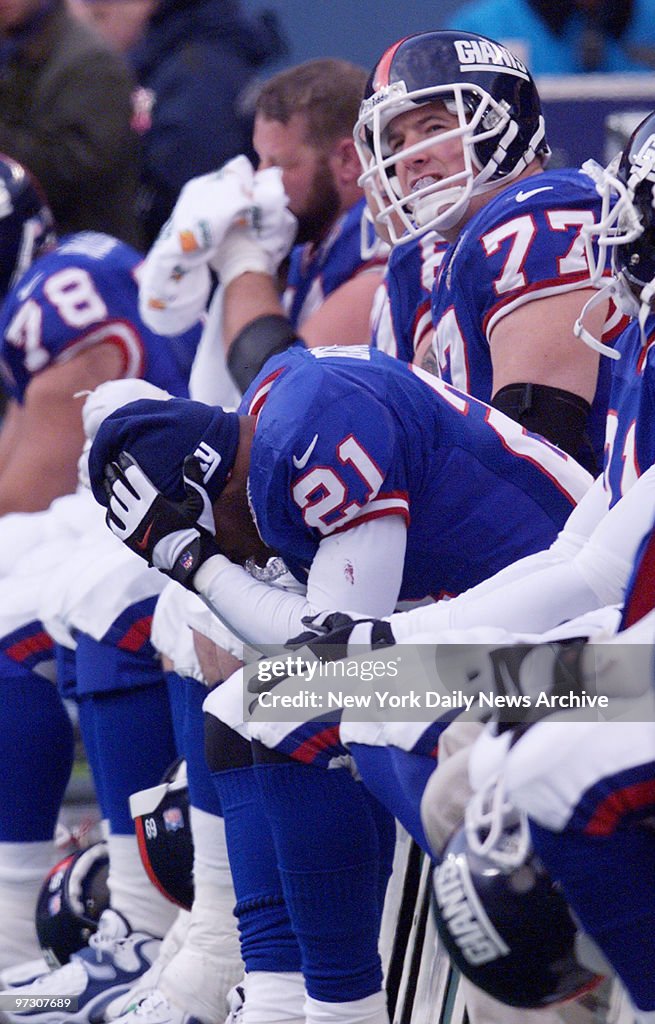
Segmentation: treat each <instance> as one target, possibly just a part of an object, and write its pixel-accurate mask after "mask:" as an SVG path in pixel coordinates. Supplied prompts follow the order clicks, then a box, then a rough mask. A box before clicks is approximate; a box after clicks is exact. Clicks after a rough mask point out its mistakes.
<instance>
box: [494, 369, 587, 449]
mask: <svg viewBox="0 0 655 1024" xmlns="http://www.w3.org/2000/svg"><path fill="white" fill-rule="evenodd" d="M491 405H493V407H494V409H499V410H500V411H501V412H504V413H505V415H506V416H509V417H511V419H513V420H516V422H517V423H520V424H521V426H522V427H525V429H526V430H530V431H531V432H532V433H534V434H542V435H543V436H544V437H545V438H546V440H547V441H550V442H551V444H556V445H557V447H558V448H561V449H562V451H565V452H568V454H569V455H572V456H573V457H574V458H577V457H578V454H579V452H580V450H581V449H582V448H583V447H588V441H587V438H586V429H587V417H588V416H589V411H590V408H591V406H590V405H589V402H586V401H585V400H584V398H581V397H580V396H579V395H574V394H572V392H570V391H562V390H561V389H560V388H551V387H548V386H547V385H545V384H507V385H506V386H505V387H504V388H501V389H500V391H497V392H496V394H495V395H494V397H493V398H492V400H491Z"/></svg>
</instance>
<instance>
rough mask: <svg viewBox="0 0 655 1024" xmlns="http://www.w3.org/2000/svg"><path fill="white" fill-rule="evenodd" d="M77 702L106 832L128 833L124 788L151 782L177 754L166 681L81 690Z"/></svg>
mask: <svg viewBox="0 0 655 1024" xmlns="http://www.w3.org/2000/svg"><path fill="white" fill-rule="evenodd" d="M79 708H80V731H81V733H82V739H83V740H84V746H85V748H86V754H87V759H88V762H89V767H90V769H91V774H92V775H93V781H94V784H95V787H96V795H97V798H98V803H99V805H100V810H101V813H102V816H103V818H107V819H108V820H109V824H110V828H111V831H112V832H114V833H116V834H118V835H132V834H134V822H133V820H132V816H131V814H130V809H129V797H130V794H131V793H135V792H137V790H139V789H147V788H148V787H149V786H156V785H157V784H158V783H159V782H161V780H162V777H163V775H164V773H165V772H166V769H167V768H168V767H169V766H170V764H171V763H172V762H173V761H174V760H175V758H176V757H177V750H176V747H175V738H174V735H173V725H172V722H171V715H170V707H169V703H168V690H167V687H166V683H165V681H164V679H163V678H162V680H161V683H160V684H159V685H152V686H144V687H141V688H132V689H129V690H122V691H121V690H119V691H116V692H114V693H109V692H108V693H86V694H84V695H83V696H82V697H80V698H79Z"/></svg>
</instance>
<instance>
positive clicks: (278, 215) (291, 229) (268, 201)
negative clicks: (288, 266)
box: [249, 167, 298, 274]
mask: <svg viewBox="0 0 655 1024" xmlns="http://www.w3.org/2000/svg"><path fill="white" fill-rule="evenodd" d="M249 219H250V224H249V227H250V231H251V233H252V236H253V237H254V238H255V239H256V241H257V242H258V243H259V245H260V246H261V247H262V249H263V250H264V252H265V253H266V254H267V256H268V258H269V267H270V273H271V274H274V273H276V272H277V269H278V267H279V266H280V263H281V262H282V260H283V259H284V258H285V256H288V254H289V252H290V251H291V247H292V246H293V242H294V239H295V237H296V233H297V231H298V221H297V220H296V218H295V217H294V215H293V214H292V213H291V211H290V210H289V197H288V196H287V194H286V192H285V191H284V185H283V184H282V171H281V169H280V168H279V167H266V168H265V169H264V170H263V171H257V173H256V174H255V178H254V182H253V205H252V210H251V213H250V217H249Z"/></svg>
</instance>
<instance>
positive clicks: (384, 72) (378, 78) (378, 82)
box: [373, 36, 409, 92]
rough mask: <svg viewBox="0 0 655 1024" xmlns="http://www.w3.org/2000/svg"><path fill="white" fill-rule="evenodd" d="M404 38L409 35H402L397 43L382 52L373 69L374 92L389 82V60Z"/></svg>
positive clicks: (394, 54) (390, 60) (391, 59)
mask: <svg viewBox="0 0 655 1024" xmlns="http://www.w3.org/2000/svg"><path fill="white" fill-rule="evenodd" d="M406 39H409V36H403V38H402V39H399V40H398V42H397V43H394V44H393V46H390V47H389V49H388V50H385V52H384V53H383V54H382V57H381V58H380V60H379V63H378V66H377V67H376V69H375V78H374V79H373V90H374V92H377V91H378V89H383V88H384V86H385V85H388V84H389V71H390V69H391V62H392V61H393V59H394V57H395V56H396V51H397V50H398V47H399V46H402V44H403V43H404V42H405V40H406Z"/></svg>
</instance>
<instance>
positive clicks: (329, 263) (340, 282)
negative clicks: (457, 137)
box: [110, 60, 384, 1021]
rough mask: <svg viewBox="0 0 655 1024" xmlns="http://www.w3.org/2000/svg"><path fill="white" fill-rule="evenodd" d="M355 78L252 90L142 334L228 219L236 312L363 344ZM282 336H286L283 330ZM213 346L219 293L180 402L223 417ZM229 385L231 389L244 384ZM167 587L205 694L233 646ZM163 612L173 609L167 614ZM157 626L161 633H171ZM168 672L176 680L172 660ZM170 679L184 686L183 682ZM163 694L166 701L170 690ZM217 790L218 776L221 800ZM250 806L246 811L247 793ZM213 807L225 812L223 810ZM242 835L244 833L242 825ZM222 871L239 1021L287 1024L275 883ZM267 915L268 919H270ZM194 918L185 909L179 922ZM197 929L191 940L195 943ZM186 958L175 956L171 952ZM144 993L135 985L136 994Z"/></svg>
mask: <svg viewBox="0 0 655 1024" xmlns="http://www.w3.org/2000/svg"><path fill="white" fill-rule="evenodd" d="M365 79H366V74H365V72H364V71H363V70H362V69H360V68H356V67H354V66H353V65H351V64H348V63H347V62H345V61H336V60H317V61H310V62H308V63H307V64H304V65H301V66H299V67H297V68H292V69H290V70H289V71H285V72H282V73H281V74H280V75H277V76H275V77H274V78H273V79H271V80H270V82H268V83H267V84H266V86H265V87H264V89H263V91H262V93H261V95H260V97H259V99H258V103H257V117H256V127H255V135H254V140H253V141H254V146H255V149H256V151H257V153H258V156H259V160H260V170H259V171H258V172H257V174H254V172H253V169H252V168H251V167H250V165H249V163H248V161H247V160H246V159H245V158H244V157H241V158H238V159H237V160H233V161H231V162H230V163H229V164H227V165H226V166H225V167H224V168H222V169H221V171H220V172H218V173H217V174H213V175H206V176H204V177H203V178H201V179H198V180H197V181H195V182H191V183H190V184H189V185H188V186H187V187H186V188H185V189H184V190H183V193H182V194H181V196H180V199H179V201H178V203H177V205H176V208H175V211H174V213H173V216H172V218H171V221H170V223H169V225H168V226H167V228H166V229H165V230H164V231H163V232H162V234H161V236H160V238H159V239H158V241H157V242H156V244H155V246H154V247H153V249H152V250H151V252H150V253H149V254H148V256H147V258H146V261H145V266H144V273H143V275H142V280H141V289H140V293H141V309H142V313H143V316H144V318H145V319H146V321H147V322H149V323H150V324H151V326H153V327H155V328H156V329H157V330H161V331H162V332H165V333H169V332H171V331H173V330H178V329H180V328H181V327H182V326H186V325H187V324H188V323H190V322H192V320H193V319H194V317H196V316H197V314H198V312H199V311H200V310H202V309H204V306H205V303H206V301H207V295H208V292H209V280H210V275H209V267H210V266H211V265H214V266H215V263H214V260H215V255H216V249H217V247H218V245H219V244H220V243H221V242H222V240H223V237H224V234H225V231H226V229H227V226H228V225H229V223H230V221H231V220H234V219H241V220H243V221H247V222H248V223H249V231H250V233H252V237H251V240H250V241H251V245H250V249H249V253H248V257H247V259H248V261H249V262H247V264H246V266H250V267H251V268H253V262H252V261H253V260H254V269H259V268H261V267H264V268H266V270H267V273H266V274H262V275H260V276H261V280H259V281H254V282H253V275H251V276H250V284H249V288H248V300H249V301H252V299H253V296H256V295H258V289H260V290H261V288H262V287H263V289H264V291H265V295H266V296H267V297H268V298H270V297H271V295H272V312H273V313H274V314H277V316H278V318H280V314H281V313H282V311H283V309H284V310H285V311H286V312H287V313H288V315H289V318H290V322H291V323H292V324H293V325H294V326H299V325H301V329H302V333H303V337H304V339H305V341H306V342H307V343H308V344H317V343H320V342H321V341H324V340H330V339H331V338H332V337H333V336H335V334H336V335H338V336H339V337H342V338H343V340H344V341H348V340H350V339H351V338H352V337H356V338H357V340H361V339H362V338H365V337H366V336H367V333H368V326H367V325H368V319H369V309H370V302H371V295H372V293H373V290H374V289H375V286H376V284H377V282H378V281H379V279H380V274H381V268H382V266H383V262H384V253H383V252H382V251H381V248H380V247H379V246H377V245H376V246H371V249H372V251H370V252H369V253H368V254H367V255H365V256H362V254H361V252H360V236H361V232H362V217H363V207H364V204H363V201H362V193H361V190H360V189H359V188H358V187H357V184H356V177H357V173H358V164H357V158H356V154H355V151H354V147H353V143H352V125H353V124H354V121H355V118H356V116H357V111H358V108H359V102H360V99H361V93H362V90H363V87H364V83H365ZM282 186H284V189H286V194H285V191H284V189H283V188H282ZM254 204H256V205H257V209H258V215H257V218H256V219H254V218H253V217H252V210H253V205H254ZM287 204H288V209H287ZM288 211H291V212H288ZM296 229H297V235H296ZM368 232H369V239H368V240H369V243H370V242H372V241H374V236H373V234H372V232H371V230H370V226H369V227H368ZM240 235H241V233H240ZM294 237H296V240H297V242H298V244H297V246H296V248H295V249H294V251H293V253H292V256H291V266H290V268H289V272H288V275H287V278H286V284H287V288H286V291H285V295H284V300H283V304H282V305H281V304H280V302H279V299H278V297H277V289H278V282H277V277H276V271H277V267H278V264H279V262H280V260H281V259H282V257H283V256H284V255H286V253H287V251H288V248H289V247H290V245H291V242H292V240H293V239H294ZM242 241H243V238H242ZM242 254H243V250H242ZM239 258H240V259H241V257H239ZM221 271H222V272H221V281H222V283H224V282H225V281H226V280H227V278H228V266H227V264H225V265H224V266H223V267H222V268H221ZM269 272H270V278H269ZM273 279H275V283H274V284H273ZM269 285H270V288H271V292H270V293H269ZM247 308H249V307H247ZM276 322H279V319H278V321H276ZM284 323H285V324H286V321H284ZM286 331H287V333H288V331H289V329H288V326H287V327H286ZM292 336H293V335H292ZM221 337H222V292H221V290H220V289H219V290H218V292H217V294H216V296H215V298H214V299H213V300H212V303H211V306H210V310H209V314H208V319H207V326H206V329H205V332H204V334H203V339H202V342H201V346H200V350H199V353H198V356H197V359H196V361H195V363H194V367H193V371H192V378H191V391H192V394H193V397H194V398H198V399H201V400H203V401H207V402H210V403H212V404H216V403H218V404H221V405H228V406H230V405H232V404H237V403H238V401H239V398H240V392H239V390H238V389H237V388H235V387H234V385H233V384H232V382H231V379H230V378H229V377H228V380H227V381H226V376H227V375H226V368H225V359H224V356H223V354H222V345H221ZM264 358H265V356H264ZM249 372H250V373H254V369H253V368H252V367H251V368H250V371H249ZM240 381H241V384H242V386H243V385H244V384H245V380H244V378H240ZM289 575H290V574H288V573H286V574H285V573H282V574H281V575H280V577H279V579H278V580H277V583H278V584H280V583H284V580H285V578H286V577H289ZM269 576H270V573H269ZM286 585H287V586H288V583H287V584H286ZM172 588H173V592H172V593H171V592H170V590H168V591H167V593H166V595H165V602H164V603H160V604H158V609H157V612H156V615H155V630H156V632H157V635H158V637H159V643H160V645H161V649H163V650H164V651H165V652H167V653H172V654H175V652H176V643H177V640H176V637H177V635H178V634H179V628H178V623H179V621H180V619H182V618H184V619H185V620H186V621H188V622H190V623H191V624H192V625H193V626H194V632H195V642H196V646H197V647H198V654H199V655H200V665H199V666H198V670H199V673H200V675H201V676H202V677H203V679H204V681H205V682H207V683H208V684H211V685H213V684H215V683H217V682H218V681H219V680H220V679H223V678H225V671H226V669H225V664H226V662H227V663H228V664H229V665H232V666H233V665H234V654H235V653H236V654H240V652H241V649H242V645H241V642H240V641H238V640H237V639H236V638H235V637H233V636H230V634H229V632H228V631H227V630H226V629H224V628H222V627H221V624H220V623H219V621H218V619H217V618H216V616H214V615H212V614H211V613H210V612H208V610H207V609H206V607H205V606H204V605H203V604H202V603H201V602H200V600H199V599H198V598H196V599H195V601H193V598H192V595H190V594H188V595H186V600H185V598H184V595H183V593H182V592H180V588H179V587H177V586H176V585H175V584H173V585H172ZM176 591H177V594H176ZM189 599H191V600H189ZM164 607H165V608H167V609H168V611H167V612H166V615H164V613H163V611H161V612H160V609H164ZM174 609H177V613H176V614H175V613H174ZM160 615H161V622H160V623H159V624H158V619H159V617H160ZM171 623H174V628H173V629H171V625H170V624H171ZM159 626H161V628H159ZM167 631H168V632H169V633H170V636H168V635H167ZM217 645H218V646H217ZM225 648H228V649H229V650H227V651H226V650H225ZM175 663H176V664H179V665H181V667H184V668H188V664H187V665H186V666H185V662H184V660H182V661H180V660H179V656H177V655H176V660H175ZM231 670H232V669H230V671H231ZM182 674H183V675H188V671H184V672H183V673H182ZM227 674H228V675H229V674H230V672H229V671H228V672H227ZM189 685H190V684H189ZM176 692H177V696H178V699H179V697H180V694H181V693H182V692H183V688H180V689H178V691H176ZM238 778H239V781H240V791H239V800H241V801H243V799H244V794H245V786H246V783H245V780H244V777H243V773H240V774H239V776H238ZM226 786H227V776H226V777H225V778H224V780H223V790H225V788H226ZM250 799H251V800H253V801H258V800H259V796H258V791H257V790H256V789H255V790H254V791H253V792H252V793H251V794H250ZM227 806H228V813H229V806H230V805H229V803H228V804H227ZM253 820H254V819H253ZM264 820H265V819H264ZM249 827H250V830H251V831H253V830H254V828H255V826H254V824H253V823H252V821H251V823H250V826H249ZM258 827H260V826H258ZM260 845H263V843H262V844H260ZM235 859H236V862H237V863H238V864H239V865H240V871H241V875H240V883H239V886H238V888H239V895H240V899H241V901H242V904H245V902H246V901H247V900H252V899H253V898H255V899H256V900H257V901H259V904H261V907H262V908H263V912H260V913H259V914H255V913H253V914H251V915H250V919H249V921H248V926H247V927H248V934H247V936H246V937H245V948H246V949H248V948H250V955H249V957H248V963H249V971H248V977H247V986H246V989H247V999H248V1005H249V1010H248V1013H249V1014H250V1015H252V1019H253V1020H255V1019H258V1018H257V1014H260V1015H262V1014H264V1015H267V1019H271V1020H272V1019H273V1018H272V1017H271V1014H274V1015H275V1014H280V1019H282V1018H284V1019H285V1020H286V1019H289V1020H291V1019H296V1018H301V1017H302V1016H303V1009H302V1006H303V1001H304V985H303V981H302V975H301V974H300V958H299V951H298V950H297V944H296V943H295V939H294V937H293V935H292V933H291V932H290V925H289V922H288V917H287V916H286V912H285V911H284V899H283V895H282V890H281V883H280V880H279V876H277V873H276V877H275V878H274V880H273V881H274V885H273V886H271V883H270V880H266V886H265V887H264V888H263V889H262V884H263V883H262V878H261V872H259V871H258V865H257V858H251V859H250V862H249V863H250V867H249V871H250V875H249V876H247V875H246V867H245V865H246V858H245V857H244V856H243V853H241V854H240V855H238V856H237V857H236V858H233V860H235ZM272 907H275V908H276V911H275V914H273V912H272V909H271V908H272ZM196 909H197V908H196V904H195V903H194V909H193V913H196ZM204 921H205V932H206V934H207V935H208V936H211V934H212V933H214V934H215V933H216V928H217V925H216V915H214V918H213V920H212V919H211V917H210V916H208V914H207V913H205V915H204ZM199 931H200V930H199V929H196V931H195V936H196V937H197V935H198V934H199ZM248 944H249V945H248ZM187 945H188V944H187ZM188 952H189V951H188V948H187V949H185V950H183V951H182V954H188ZM292 953H293V955H292ZM182 954H181V955H182ZM177 959H179V957H178V958H177ZM172 966H173V967H174V966H175V961H174V962H173V964H172ZM187 966H188V965H187ZM191 973H192V974H193V978H194V984H195V986H196V988H202V990H203V992H204V993H205V994H206V995H207V999H206V1003H208V1002H209V993H210V991H213V987H214V982H215V980H216V976H217V970H216V967H215V966H213V967H212V970H211V977H210V978H208V977H206V976H205V974H204V973H203V974H202V975H198V974H197V972H191ZM146 981H147V979H144V984H145V982H146ZM142 996H143V988H142V986H141V984H140V985H139V989H138V990H135V991H134V992H131V993H130V994H129V995H126V996H125V998H124V999H123V1001H122V1004H123V1007H129V1006H130V1005H133V1004H135V1003H138V1002H139V999H140V998H141V997H142ZM162 996H164V997H165V999H166V1001H167V1003H168V1010H167V1012H168V1013H169V1014H171V1015H173V1016H174V1017H176V1016H179V1015H180V1014H182V1015H183V1014H184V1013H187V1012H193V1014H194V1015H195V1016H199V1017H202V1013H203V1012H205V1007H201V1006H200V1005H199V1004H198V1001H197V999H196V998H193V997H192V996H190V994H189V992H188V986H187V984H186V983H185V984H180V972H179V971H177V972H176V974H175V975H172V972H171V969H170V968H165V969H164V971H163V974H162V975H161V982H160V984H159V985H158V989H157V991H156V992H155V993H154V994H153V996H152V997H151V998H150V999H149V1002H148V1004H146V1003H144V1002H142V1003H141V1005H140V1006H139V1010H138V1013H139V1020H140V1021H143V1020H148V1019H150V1016H149V1015H150V1014H151V1013H153V1014H154V1015H155V1017H156V1016H157V1014H159V1013H161V1012H162V1011H161V1005H162V1003H161V997H162ZM152 1000H155V1001H156V1002H157V1008H156V1009H153V1010H150V1006H151V1005H152ZM219 1005H220V1004H219V1003H216V1008H215V1015H218V1013H219V1012H220V1009H219ZM118 1006H119V1004H118V1002H117V1003H116V1004H114V1005H112V1007H110V1010H111V1012H112V1013H114V1010H115V1009H116V1008H118ZM153 1019H154V1018H153Z"/></svg>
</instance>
